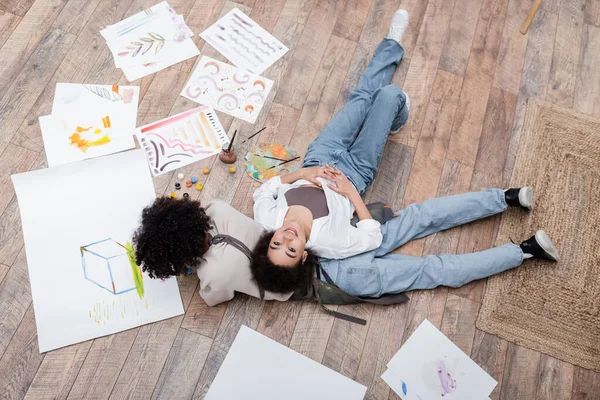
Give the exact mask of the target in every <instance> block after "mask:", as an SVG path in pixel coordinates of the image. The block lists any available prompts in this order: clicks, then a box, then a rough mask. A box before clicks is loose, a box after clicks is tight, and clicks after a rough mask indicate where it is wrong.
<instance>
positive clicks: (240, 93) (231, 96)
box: [181, 56, 273, 124]
mask: <svg viewBox="0 0 600 400" xmlns="http://www.w3.org/2000/svg"><path fill="white" fill-rule="evenodd" d="M272 87H273V81H271V80H270V79H266V78H263V77H261V76H259V75H255V74H253V73H251V72H248V71H246V70H243V69H241V68H237V67H234V66H233V65H229V64H225V63H223V62H220V61H217V60H214V59H212V58H210V57H206V56H204V57H202V59H201V60H200V62H199V63H198V66H197V67H196V69H195V70H194V72H193V73H192V76H191V77H190V79H189V80H188V82H187V84H186V85H185V87H184V88H183V91H182V92H181V95H182V96H183V97H187V98H188V99H190V100H192V101H195V102H196V103H199V104H204V105H207V106H210V107H213V108H214V109H215V110H219V111H222V112H224V113H226V114H229V115H233V116H234V117H237V118H240V119H243V120H244V121H248V122H250V123H252V124H253V123H255V122H256V119H257V118H258V115H259V114H260V111H261V109H262V107H263V105H264V104H265V101H266V100H267V96H269V92H270V91H271V88H272Z"/></svg>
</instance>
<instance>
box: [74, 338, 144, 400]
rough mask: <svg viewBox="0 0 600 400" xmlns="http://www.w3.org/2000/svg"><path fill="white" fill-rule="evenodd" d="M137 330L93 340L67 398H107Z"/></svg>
mask: <svg viewBox="0 0 600 400" xmlns="http://www.w3.org/2000/svg"><path fill="white" fill-rule="evenodd" d="M137 333H138V329H137V328H136V329H130V330H128V331H124V332H120V333H117V334H114V335H110V336H105V337H102V338H99V339H94V342H93V343H92V345H91V348H90V350H89V352H88V354H87V357H86V358H85V361H84V363H83V365H82V366H81V369H80V370H79V374H78V375H77V378H76V379H75V382H74V383H73V386H72V388H71V391H70V392H69V396H68V399H83V398H94V399H105V398H108V396H109V395H110V392H111V390H112V388H113V386H114V384H115V382H116V381H117V377H118V376H119V373H120V372H121V368H122V366H123V363H124V362H125V359H126V358H127V355H128V354H129V351H130V350H131V345H132V344H133V341H134V340H135V337H136V336H137Z"/></svg>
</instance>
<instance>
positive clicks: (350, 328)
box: [321, 304, 375, 379]
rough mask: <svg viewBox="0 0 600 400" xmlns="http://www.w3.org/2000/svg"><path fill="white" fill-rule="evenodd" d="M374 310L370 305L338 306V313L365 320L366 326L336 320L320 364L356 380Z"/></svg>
mask: <svg viewBox="0 0 600 400" xmlns="http://www.w3.org/2000/svg"><path fill="white" fill-rule="evenodd" d="M374 308H375V306H373V305H372V304H356V305H348V306H338V311H339V312H342V313H344V314H348V315H353V316H355V317H358V318H362V319H365V320H366V321H367V325H359V324H355V323H353V322H349V321H344V320H342V319H339V318H336V319H335V321H333V327H332V329H331V334H330V335H329V340H328V342H327V347H326V348H325V354H324V355H323V361H322V362H321V363H322V364H323V365H325V366H326V367H329V368H331V369H332V370H334V371H337V372H339V373H341V374H342V375H345V376H347V377H348V378H350V379H355V378H356V374H357V373H358V367H359V363H360V359H361V357H362V354H363V348H364V345H365V341H366V338H367V332H368V331H369V329H370V327H371V315H372V314H373V309H374Z"/></svg>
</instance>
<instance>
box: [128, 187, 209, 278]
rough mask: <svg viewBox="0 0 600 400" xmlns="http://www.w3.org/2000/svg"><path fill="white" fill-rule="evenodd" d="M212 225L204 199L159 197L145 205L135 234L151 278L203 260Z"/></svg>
mask: <svg viewBox="0 0 600 400" xmlns="http://www.w3.org/2000/svg"><path fill="white" fill-rule="evenodd" d="M209 229H211V225H210V218H209V217H208V215H206V212H205V211H204V208H202V207H201V206H200V202H198V201H194V200H189V199H185V198H184V199H173V198H170V197H159V198H157V199H156V200H155V201H154V203H153V204H152V205H150V206H148V207H146V208H144V211H142V224H141V226H140V227H139V228H138V229H137V231H136V232H135V234H134V235H133V246H134V249H135V257H136V262H137V264H138V265H140V266H141V267H142V269H143V270H144V271H145V272H147V273H148V275H150V277H151V278H168V277H170V276H174V275H180V274H182V273H185V272H186V271H187V268H188V267H194V266H197V265H199V264H200V261H201V259H202V255H203V254H204V253H205V252H206V250H207V249H208V246H209V244H208V230H209Z"/></svg>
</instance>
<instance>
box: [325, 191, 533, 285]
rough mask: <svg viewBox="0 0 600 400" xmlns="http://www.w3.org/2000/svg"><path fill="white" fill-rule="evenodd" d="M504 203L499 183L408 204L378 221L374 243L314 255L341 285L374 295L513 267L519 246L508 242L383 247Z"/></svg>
mask: <svg viewBox="0 0 600 400" xmlns="http://www.w3.org/2000/svg"><path fill="white" fill-rule="evenodd" d="M506 207H507V205H506V201H505V199H504V191H502V190H500V189H488V190H484V191H482V192H474V193H465V194H460V195H456V196H448V197H440V198H436V199H430V200H427V201H425V202H424V203H422V204H411V205H409V206H408V207H406V208H405V209H404V210H401V211H398V212H397V214H398V216H397V217H396V218H393V219H391V220H389V221H388V222H387V223H385V224H384V225H382V233H383V243H382V244H381V246H380V247H379V248H377V249H375V250H373V251H370V252H368V253H363V254H359V255H357V256H354V257H350V258H347V259H345V260H327V259H322V258H321V259H319V261H320V263H321V265H322V266H323V268H324V269H325V271H327V273H328V274H329V276H330V277H331V278H332V279H333V281H334V282H335V283H336V284H337V285H338V286H339V287H340V288H341V289H343V290H344V291H346V292H348V293H350V294H353V295H355V296H365V297H379V296H381V295H383V294H389V293H401V292H405V291H409V290H414V289H431V288H434V287H436V286H439V285H444V286H450V287H459V286H462V285H464V284H466V283H468V282H471V281H473V280H476V279H482V278H485V277H488V276H491V275H494V274H497V273H499V272H502V271H505V270H507V269H510V268H514V267H517V266H518V265H520V264H521V262H522V261H523V251H522V250H521V248H520V247H519V246H517V245H515V244H512V243H510V244H505V245H503V246H499V247H495V248H492V249H489V250H485V251H481V252H477V253H471V254H444V255H428V256H425V257H413V256H406V255H403V254H389V253H390V252H392V251H393V250H394V249H396V248H398V247H400V246H402V245H403V244H405V243H407V242H409V241H410V240H412V239H419V238H422V237H425V236H428V235H431V234H433V233H435V232H439V231H443V230H445V229H449V228H452V227H455V226H458V225H462V224H466V223H468V222H471V221H475V220H477V219H481V218H486V217H489V216H491V215H494V214H497V213H500V212H502V211H504V210H506ZM322 279H324V278H322Z"/></svg>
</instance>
